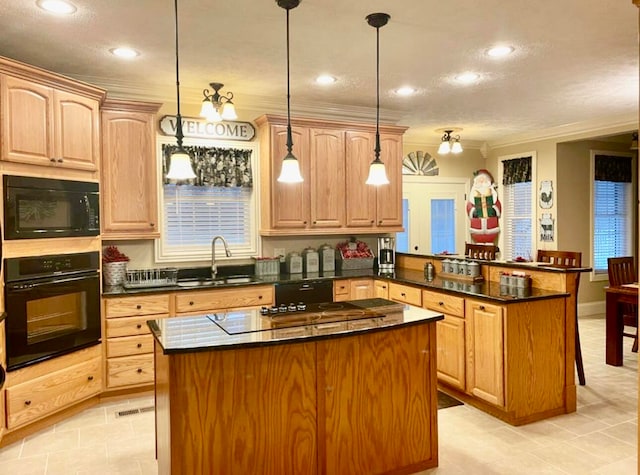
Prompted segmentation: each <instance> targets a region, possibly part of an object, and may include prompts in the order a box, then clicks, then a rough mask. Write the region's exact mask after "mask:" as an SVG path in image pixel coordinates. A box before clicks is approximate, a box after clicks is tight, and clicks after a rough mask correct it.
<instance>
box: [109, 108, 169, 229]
mask: <svg viewBox="0 0 640 475" xmlns="http://www.w3.org/2000/svg"><path fill="white" fill-rule="evenodd" d="M154 118H155V115H154V114H153V113H144V112H130V111H124V110H104V111H103V112H102V154H103V160H102V190H101V191H102V192H101V198H102V203H101V205H102V234H103V237H109V238H114V237H118V238H129V239H139V238H155V237H159V235H160V232H159V229H158V224H157V223H158V206H157V199H158V197H157V180H158V178H157V175H156V173H157V160H156V155H155V147H154V140H153V139H154V135H155V132H154Z"/></svg>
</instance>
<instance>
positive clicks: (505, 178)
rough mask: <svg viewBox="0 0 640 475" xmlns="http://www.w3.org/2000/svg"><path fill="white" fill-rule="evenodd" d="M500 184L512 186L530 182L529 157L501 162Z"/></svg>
mask: <svg viewBox="0 0 640 475" xmlns="http://www.w3.org/2000/svg"><path fill="white" fill-rule="evenodd" d="M502 166H503V167H504V168H503V172H502V184H503V185H514V184H516V183H526V182H529V181H531V157H520V158H513V159H511V160H503V162H502Z"/></svg>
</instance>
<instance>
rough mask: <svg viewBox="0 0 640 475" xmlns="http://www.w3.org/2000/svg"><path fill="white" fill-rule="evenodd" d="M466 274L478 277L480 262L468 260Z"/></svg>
mask: <svg viewBox="0 0 640 475" xmlns="http://www.w3.org/2000/svg"><path fill="white" fill-rule="evenodd" d="M467 275H468V276H469V277H480V264H478V263H477V262H469V263H468V264H467Z"/></svg>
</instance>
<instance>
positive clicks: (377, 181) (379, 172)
mask: <svg viewBox="0 0 640 475" xmlns="http://www.w3.org/2000/svg"><path fill="white" fill-rule="evenodd" d="M389 18H391V17H390V16H389V15H387V14H386V13H371V14H370V15H367V17H366V19H367V23H369V25H370V26H372V27H374V28H375V29H376V147H375V149H374V152H375V158H374V159H373V161H372V162H371V165H369V177H368V178H367V181H366V182H365V183H366V184H367V185H375V186H379V185H388V184H389V179H388V178H387V173H386V172H385V169H384V163H382V160H380V28H382V27H383V26H384V25H386V24H387V22H388V21H389Z"/></svg>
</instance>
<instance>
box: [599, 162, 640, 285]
mask: <svg viewBox="0 0 640 475" xmlns="http://www.w3.org/2000/svg"><path fill="white" fill-rule="evenodd" d="M591 170H592V173H591V176H592V177H593V181H592V187H591V203H592V208H591V209H592V229H593V235H592V246H591V248H592V252H593V255H592V263H593V264H592V268H593V272H592V280H607V279H608V273H607V259H608V258H609V257H620V256H631V255H633V250H632V241H633V228H634V224H633V223H634V218H633V217H634V211H633V208H632V206H633V199H632V193H633V166H632V155H630V154H628V153H615V152H600V151H594V150H592V151H591Z"/></svg>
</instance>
